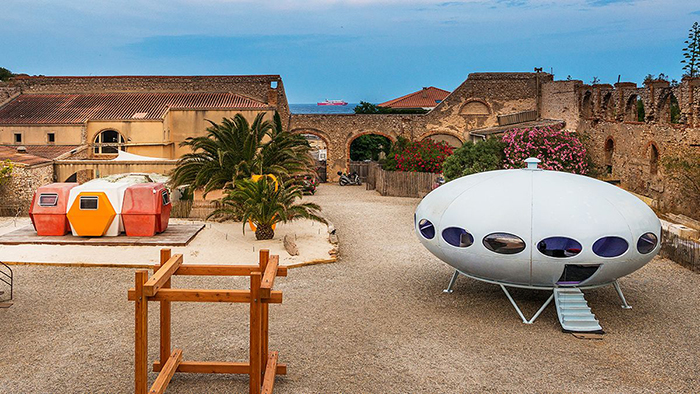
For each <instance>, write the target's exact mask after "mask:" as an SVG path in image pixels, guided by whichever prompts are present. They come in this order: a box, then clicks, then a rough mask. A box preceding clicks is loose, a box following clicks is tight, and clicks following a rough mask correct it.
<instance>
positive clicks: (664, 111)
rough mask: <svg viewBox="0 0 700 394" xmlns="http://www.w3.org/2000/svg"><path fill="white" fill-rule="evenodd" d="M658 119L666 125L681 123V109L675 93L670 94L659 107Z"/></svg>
mask: <svg viewBox="0 0 700 394" xmlns="http://www.w3.org/2000/svg"><path fill="white" fill-rule="evenodd" d="M658 119H659V120H660V121H661V122H664V123H674V124H677V123H680V119H681V107H680V105H679V104H678V99H677V98H676V96H675V95H674V94H673V93H669V94H668V95H667V96H666V97H665V98H664V99H663V100H662V101H661V103H660V105H659V116H658Z"/></svg>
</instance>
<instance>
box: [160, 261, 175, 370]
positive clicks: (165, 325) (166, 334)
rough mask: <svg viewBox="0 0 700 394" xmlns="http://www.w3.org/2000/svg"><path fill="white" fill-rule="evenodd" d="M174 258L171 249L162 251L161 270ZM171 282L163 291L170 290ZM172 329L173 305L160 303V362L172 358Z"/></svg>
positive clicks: (168, 282)
mask: <svg viewBox="0 0 700 394" xmlns="http://www.w3.org/2000/svg"><path fill="white" fill-rule="evenodd" d="M170 257H172V254H171V251H170V249H161V250H160V267H159V268H158V270H160V269H161V268H162V267H164V266H165V263H166V262H167V261H168V260H170ZM170 285H171V280H170V279H168V281H167V282H165V284H163V287H162V288H163V289H169V288H170ZM170 327H171V305H170V301H161V302H160V361H162V362H165V360H168V359H169V358H170Z"/></svg>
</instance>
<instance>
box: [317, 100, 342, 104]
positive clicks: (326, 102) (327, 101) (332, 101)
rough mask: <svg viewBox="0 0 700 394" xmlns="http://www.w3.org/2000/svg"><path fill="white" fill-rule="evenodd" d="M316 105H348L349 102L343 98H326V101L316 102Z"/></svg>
mask: <svg viewBox="0 0 700 394" xmlns="http://www.w3.org/2000/svg"><path fill="white" fill-rule="evenodd" d="M316 105H348V103H347V102H345V101H343V100H328V99H326V100H325V101H321V102H320V103H316Z"/></svg>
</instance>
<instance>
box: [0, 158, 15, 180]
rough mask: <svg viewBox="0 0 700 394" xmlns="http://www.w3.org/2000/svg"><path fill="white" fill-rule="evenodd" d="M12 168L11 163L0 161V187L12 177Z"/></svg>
mask: <svg viewBox="0 0 700 394" xmlns="http://www.w3.org/2000/svg"><path fill="white" fill-rule="evenodd" d="M13 169H14V166H13V165H12V162H11V161H10V160H9V159H8V160H5V161H0V185H2V184H3V183H5V182H7V181H8V180H9V179H10V178H11V177H12V170H13Z"/></svg>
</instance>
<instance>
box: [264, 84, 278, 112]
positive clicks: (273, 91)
mask: <svg viewBox="0 0 700 394" xmlns="http://www.w3.org/2000/svg"><path fill="white" fill-rule="evenodd" d="M277 86H279V82H277V81H271V82H270V87H269V88H268V89H267V103H268V104H269V105H270V106H271V107H276V106H277Z"/></svg>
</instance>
